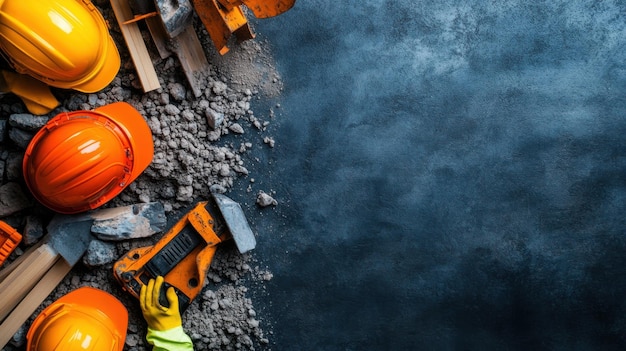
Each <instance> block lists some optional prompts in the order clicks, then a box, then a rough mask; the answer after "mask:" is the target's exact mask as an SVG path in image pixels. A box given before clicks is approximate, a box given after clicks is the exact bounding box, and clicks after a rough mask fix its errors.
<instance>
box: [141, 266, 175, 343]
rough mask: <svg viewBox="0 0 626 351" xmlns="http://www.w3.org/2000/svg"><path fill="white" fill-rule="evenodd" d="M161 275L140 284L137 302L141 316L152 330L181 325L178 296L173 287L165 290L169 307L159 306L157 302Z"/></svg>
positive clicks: (167, 328) (161, 281) (161, 279)
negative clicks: (144, 283)
mask: <svg viewBox="0 0 626 351" xmlns="http://www.w3.org/2000/svg"><path fill="white" fill-rule="evenodd" d="M162 284H163V277H161V276H158V277H157V278H156V281H155V280H154V279H150V280H149V281H148V285H142V286H141V291H140V292H139V304H140V305H141V312H142V313H143V318H145V320H146V322H147V323H148V327H149V328H150V329H154V330H161V331H163V330H169V329H172V328H176V327H180V326H182V325H183V322H182V319H181V317H180V312H179V311H178V296H177V295H176V291H174V288H173V287H171V286H170V287H169V288H168V289H167V292H166V296H167V301H168V302H169V304H170V307H165V306H161V304H160V303H159V293H160V292H161V285H162Z"/></svg>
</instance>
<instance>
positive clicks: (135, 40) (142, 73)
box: [111, 0, 161, 92]
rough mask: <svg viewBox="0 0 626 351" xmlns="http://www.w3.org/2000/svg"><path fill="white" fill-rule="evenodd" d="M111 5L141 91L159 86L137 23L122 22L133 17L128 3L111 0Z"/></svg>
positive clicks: (120, 0)
mask: <svg viewBox="0 0 626 351" xmlns="http://www.w3.org/2000/svg"><path fill="white" fill-rule="evenodd" d="M111 7H112V8H113V12H115V17H116V18H117V23H118V24H119V26H120V30H121V31H122V35H123V36H124V40H125V41H126V46H128V51H129V52H130V57H131V58H132V60H133V63H134V64H135V69H136V70H137V76H138V77H139V80H140V81H141V85H142V87H143V91H144V92H148V91H151V90H155V89H158V88H160V87H161V84H160V83H159V77H158V76H157V74H156V70H155V69H154V66H153V65H152V59H151V58H150V54H149V53H148V49H147V48H146V43H145V42H144V41H143V37H142V36H141V31H140V29H139V25H138V24H137V23H136V22H133V23H128V24H124V22H126V21H127V20H129V19H131V18H133V14H132V11H131V9H130V5H129V4H128V2H127V1H124V0H111Z"/></svg>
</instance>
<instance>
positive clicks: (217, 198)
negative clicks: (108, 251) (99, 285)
mask: <svg viewBox="0 0 626 351" xmlns="http://www.w3.org/2000/svg"><path fill="white" fill-rule="evenodd" d="M229 239H233V241H234V242H235V245H236V246H237V249H238V250H239V252H240V253H245V252H247V251H250V250H252V249H254V247H255V246H256V240H255V238H254V234H253V233H252V230H251V229H250V226H249V224H248V221H247V220H246V217H245V215H244V213H243V210H242V209H241V206H240V205H239V204H238V203H236V202H235V201H233V200H232V199H230V198H228V197H227V196H225V195H222V194H213V195H212V197H211V199H210V200H209V201H202V202H199V203H197V204H196V206H195V207H193V208H192V209H191V211H189V212H188V213H187V214H185V215H184V216H183V217H182V218H181V219H180V220H179V221H178V222H177V223H176V224H175V225H174V226H172V227H171V228H170V229H169V230H168V232H167V233H165V234H164V235H163V237H162V238H161V239H160V240H159V241H158V242H157V243H156V244H155V245H153V246H147V247H140V248H136V249H133V250H131V251H129V252H128V253H127V254H126V255H124V256H122V257H121V258H120V259H119V260H118V261H117V262H116V263H115V264H114V265H113V273H114V275H115V278H116V279H117V280H118V281H119V283H120V284H121V285H122V288H123V289H124V290H126V291H127V292H129V293H130V294H131V295H133V296H135V297H136V298H139V293H140V291H141V286H142V285H147V284H148V281H149V280H150V279H154V278H156V277H157V276H162V277H163V278H164V283H163V286H162V290H161V292H160V297H159V302H160V303H161V305H162V306H166V307H167V306H169V304H168V301H167V299H166V297H165V291H166V290H167V289H168V288H169V287H170V286H171V287H174V290H175V291H176V294H177V296H178V301H179V309H180V312H181V314H182V313H183V312H184V311H185V310H186V309H187V307H189V305H190V304H191V302H192V301H193V299H194V298H195V297H196V296H197V295H198V294H199V293H200V291H201V290H202V287H203V284H204V279H205V277H206V275H207V271H208V270H209V266H210V265H211V261H212V260H213V256H214V255H215V252H216V250H217V245H218V244H219V243H221V242H223V241H226V240H229Z"/></svg>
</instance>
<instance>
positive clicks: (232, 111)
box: [0, 0, 282, 351]
mask: <svg viewBox="0 0 626 351" xmlns="http://www.w3.org/2000/svg"><path fill="white" fill-rule="evenodd" d="M94 4H95V5H96V6H97V7H98V9H99V10H100V11H101V12H102V14H103V16H104V17H105V18H106V19H107V20H108V22H109V23H110V25H111V35H112V36H113V38H114V40H115V42H116V43H117V44H118V48H119V51H120V55H121V58H122V67H121V69H120V71H119V73H118V75H117V77H116V78H115V79H114V81H113V82H112V83H111V84H110V85H109V86H108V87H106V88H105V89H104V90H102V91H101V92H98V93H94V94H84V93H78V92H75V91H68V90H60V89H53V93H54V94H55V95H56V96H57V97H58V98H59V101H60V102H61V106H59V107H58V108H57V109H55V110H54V111H52V112H51V113H50V114H48V115H45V116H34V115H32V114H29V113H28V112H27V110H26V108H25V106H24V105H23V104H22V103H21V101H20V100H19V99H17V98H16V97H15V96H12V95H8V94H6V95H2V96H0V112H1V113H0V180H1V182H0V220H3V221H6V222H7V223H8V224H10V225H12V226H13V227H14V228H16V229H17V230H18V231H19V232H20V233H22V235H23V241H22V243H21V245H20V247H19V248H18V249H16V250H15V251H14V253H13V254H12V255H11V256H10V257H9V260H8V261H11V260H14V259H16V258H17V257H19V255H20V254H22V253H23V252H24V251H25V250H26V249H27V248H28V247H30V246H32V245H34V244H36V243H37V242H38V241H39V240H40V239H41V238H42V237H43V236H44V232H45V226H46V224H47V223H48V222H49V221H50V219H51V218H52V217H53V216H54V213H52V212H51V211H50V210H48V209H47V208H45V207H43V206H42V205H41V204H39V203H38V202H37V201H36V200H35V199H34V198H33V197H32V195H31V194H30V192H29V191H28V188H27V187H26V185H25V183H24V180H23V176H22V171H21V162H22V160H23V157H24V151H25V149H26V147H27V146H28V143H29V141H30V139H31V138H32V137H33V136H34V134H35V133H36V132H37V130H39V129H40V128H41V127H42V126H43V125H44V124H45V123H46V122H47V121H48V119H50V118H52V117H53V116H55V115H56V114H58V113H60V112H63V111H76V110H91V109H95V108H97V107H100V106H103V105H106V104H109V103H112V102H116V101H126V102H128V103H130V104H131V105H133V106H134V107H135V108H136V109H137V110H138V111H140V113H141V114H142V115H143V116H144V118H145V119H146V120H147V122H148V124H149V126H150V129H151V131H152V133H153V141H154V146H155V152H154V158H153V161H152V163H151V165H150V166H149V167H148V168H147V169H146V170H145V171H144V173H143V174H142V175H140V176H139V178H137V179H136V180H135V182H133V183H132V184H131V185H130V186H129V187H128V188H126V189H125V190H124V192H122V194H120V195H118V196H117V197H116V198H115V199H113V200H112V201H110V202H109V203H107V204H106V205H105V206H104V207H122V206H130V208H131V210H130V211H131V212H133V211H134V212H135V213H137V212H142V211H144V212H146V211H147V212H151V215H150V216H147V217H150V218H151V220H149V221H147V222H146V223H143V224H138V223H130V224H129V222H128V221H127V222H125V221H123V220H119V217H116V219H112V220H111V221H109V222H107V221H106V220H103V221H101V222H100V223H99V224H98V226H94V227H93V228H92V232H93V234H94V235H95V236H97V239H95V240H93V241H92V243H91V245H90V247H89V249H88V253H87V254H86V255H85V256H83V258H82V260H81V262H79V263H78V264H77V265H76V266H75V267H74V268H73V270H72V271H71V272H70V274H69V275H68V276H66V277H65V279H64V280H63V282H62V283H61V284H60V285H59V286H58V287H57V288H56V289H55V290H54V292H53V293H52V294H51V295H50V296H48V298H47V299H46V301H45V303H44V304H42V305H41V306H40V307H39V308H38V310H37V312H36V314H37V313H39V312H40V311H41V310H43V308H45V307H46V306H47V305H49V304H50V303H51V302H52V301H54V300H56V299H57V298H59V297H61V296H62V295H64V294H66V293H68V292H70V291H72V290H74V289H76V288H78V287H81V286H93V287H97V288H100V289H103V290H105V291H108V292H110V293H112V294H113V295H115V296H116V297H118V298H119V299H120V300H121V301H122V302H123V303H124V305H125V306H126V307H127V308H128V310H129V318H130V320H129V328H128V335H127V338H126V345H125V348H124V350H128V351H144V350H149V349H150V348H149V347H148V346H149V345H147V344H146V342H145V339H144V337H145V332H146V330H145V328H146V325H145V321H144V320H143V317H142V316H141V312H140V310H139V304H138V302H137V301H136V300H135V299H134V298H133V297H132V296H130V295H129V294H127V293H125V292H124V291H122V289H121V287H120V286H119V284H118V283H117V282H116V281H115V279H114V277H113V274H112V265H113V263H114V262H115V261H116V260H117V259H118V258H119V257H121V256H122V255H123V254H125V253H126V252H128V251H129V250H131V249H133V248H136V247H142V246H147V245H151V244H153V243H155V242H156V241H157V240H158V238H160V236H161V234H162V233H163V232H164V231H165V230H167V225H166V220H167V222H168V223H172V222H175V221H176V220H177V219H178V218H179V217H180V216H182V214H183V212H184V211H185V210H186V209H188V208H189V207H190V206H191V205H193V204H195V203H196V202H197V201H203V200H206V199H207V198H208V196H209V194H210V193H211V192H220V193H226V192H228V190H229V189H231V188H232V187H233V186H234V184H236V183H239V182H247V183H249V184H247V185H246V186H247V188H248V192H249V194H250V199H251V202H252V203H254V202H257V203H258V205H259V207H258V208H259V210H262V207H264V206H269V205H274V206H275V205H277V202H276V200H274V199H273V198H272V197H271V196H270V195H269V194H266V193H265V192H262V191H261V193H262V194H265V195H263V196H262V199H261V200H257V193H256V192H257V191H258V189H256V187H257V185H256V184H255V183H254V179H253V178H250V174H253V173H254V162H259V161H258V160H255V159H253V158H250V157H248V155H247V154H248V153H249V152H250V150H252V149H254V148H263V147H265V148H267V147H274V141H273V140H274V139H273V138H272V137H271V136H270V135H268V130H269V129H268V127H269V126H270V124H271V122H272V120H273V119H274V116H275V115H274V111H264V112H261V113H260V114H259V113H258V112H253V111H252V107H251V106H252V104H251V103H252V102H253V99H261V98H263V97H272V98H276V97H277V96H279V94H280V92H281V90H282V85H281V84H282V83H281V80H280V76H279V75H278V73H277V72H276V71H275V69H274V68H273V66H272V60H271V55H270V54H269V49H268V48H267V47H264V46H263V45H262V44H261V43H259V42H257V41H255V40H252V41H247V42H243V43H240V44H238V45H237V46H235V47H233V48H232V49H231V52H230V53H229V54H228V55H227V56H226V57H220V56H219V55H218V54H217V53H216V52H215V50H214V49H213V46H212V43H211V42H210V40H209V38H208V35H207V33H206V31H205V30H204V29H203V28H202V27H201V25H199V24H198V23H196V30H197V32H198V35H199V37H200V39H201V40H202V42H203V46H204V47H205V50H206V51H207V56H208V57H209V62H210V63H211V70H210V72H206V76H205V77H203V79H204V80H205V83H206V84H205V88H204V91H203V94H202V96H200V97H199V98H195V97H193V94H192V93H191V92H190V89H189V88H188V86H187V85H186V81H185V78H184V76H183V74H182V70H181V67H180V65H179V63H178V61H177V60H175V59H174V58H172V57H170V58H166V59H160V58H159V56H158V54H156V53H154V52H153V55H152V57H154V58H153V64H154V65H155V68H156V70H157V72H159V74H160V82H161V86H162V88H161V89H158V90H155V91H151V92H148V93H144V92H143V91H142V90H141V86H140V84H139V82H138V79H137V76H136V74H135V71H134V69H135V68H134V66H133V64H132V61H131V60H130V58H129V54H128V52H127V49H126V46H125V45H126V44H125V42H124V40H123V38H122V35H121V33H120V31H119V28H117V24H116V21H115V17H114V14H113V12H112V10H111V8H110V5H109V3H108V1H103V0H98V1H94ZM144 34H145V33H144ZM145 39H146V41H147V42H149V37H147V36H146V38H145ZM150 50H152V51H154V50H155V49H154V48H153V47H150ZM268 77H269V78H268ZM252 131H254V132H252ZM268 140H271V141H272V142H271V143H269V142H268ZM244 188H245V186H244ZM261 193H259V195H258V196H261V195H260V194H261ZM160 216H163V217H160ZM129 218H130V217H129ZM129 221H130V220H129ZM138 226H139V227H142V228H144V229H145V230H143V231H139V232H131V229H132V228H137V227H138ZM111 228H114V229H115V230H111ZM252 229H253V231H254V227H253V228H252ZM255 234H256V235H271V234H270V233H262V234H261V233H257V232H256V231H255ZM255 261H256V260H255V258H254V252H251V253H246V254H243V255H242V254H239V253H238V252H237V250H236V249H235V248H234V247H233V245H228V244H224V248H223V249H221V248H220V249H218V251H217V254H216V256H215V258H214V260H213V262H212V265H211V268H210V270H209V275H208V279H207V280H206V284H205V286H204V289H203V292H202V293H201V295H200V296H199V297H198V298H197V299H196V300H195V301H194V303H192V304H191V306H190V307H189V309H188V310H187V312H186V313H185V314H184V315H183V321H184V322H183V323H184V328H185V330H186V331H187V332H188V334H189V335H190V336H191V337H192V339H193V340H194V345H195V349H196V350H209V349H219V350H262V349H269V348H270V347H271V334H272V331H271V325H269V324H268V323H269V322H267V321H265V320H264V319H263V317H262V315H261V314H260V313H258V312H257V310H256V309H255V307H254V301H253V300H252V298H251V297H250V296H249V292H250V290H249V287H250V286H251V285H255V284H263V283H264V282H266V281H268V280H270V279H271V277H272V274H271V272H269V271H268V270H267V269H266V268H264V267H259V266H258V265H256V264H255V263H254V262H255ZM36 314H35V315H36ZM33 318H34V316H33V317H31V318H30V319H29V320H28V321H27V323H25V324H24V325H23V326H22V328H21V329H20V331H19V332H18V333H17V334H16V335H15V336H14V337H13V340H12V341H11V343H10V344H9V345H7V346H6V347H5V348H4V349H3V350H5V351H16V350H23V349H25V337H26V331H27V330H28V327H29V326H30V323H31V322H32V319H33Z"/></svg>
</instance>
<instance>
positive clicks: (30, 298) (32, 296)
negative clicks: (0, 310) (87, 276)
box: [0, 258, 72, 347]
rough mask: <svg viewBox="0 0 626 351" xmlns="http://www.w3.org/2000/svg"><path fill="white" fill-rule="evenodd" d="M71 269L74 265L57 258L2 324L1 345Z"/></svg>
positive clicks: (0, 328) (0, 329)
mask: <svg viewBox="0 0 626 351" xmlns="http://www.w3.org/2000/svg"><path fill="white" fill-rule="evenodd" d="M71 269H72V266H71V265H70V264H69V263H67V261H65V260H64V259H62V258H58V259H57V260H56V262H55V263H54V265H53V266H52V268H50V269H49V270H48V271H47V272H46V274H44V276H43V277H41V279H40V280H39V281H38V282H37V284H36V285H35V286H34V287H33V289H32V290H31V291H30V292H29V293H28V295H26V297H24V299H22V301H21V302H20V303H19V304H18V305H17V306H16V307H15V309H13V311H12V312H11V314H9V315H8V316H7V318H6V319H5V320H4V321H3V322H2V324H0V347H4V346H5V345H6V344H7V343H8V342H9V341H10V340H11V338H12V337H13V335H14V334H15V333H16V332H17V331H18V330H19V329H20V327H21V326H22V325H23V324H24V323H25V322H26V320H27V319H28V318H29V317H30V316H31V315H32V314H33V313H34V312H35V311H36V310H37V307H39V305H41V303H42V302H43V301H44V300H45V299H46V297H48V295H50V293H51V292H52V291H53V290H54V289H55V288H56V287H57V285H59V283H60V282H61V281H62V280H63V278H64V277H65V276H66V275H67V273H69V272H70V270H71Z"/></svg>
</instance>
